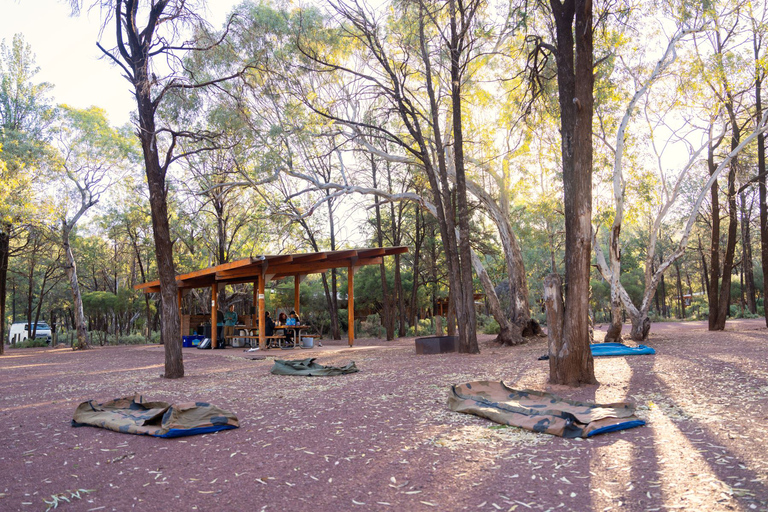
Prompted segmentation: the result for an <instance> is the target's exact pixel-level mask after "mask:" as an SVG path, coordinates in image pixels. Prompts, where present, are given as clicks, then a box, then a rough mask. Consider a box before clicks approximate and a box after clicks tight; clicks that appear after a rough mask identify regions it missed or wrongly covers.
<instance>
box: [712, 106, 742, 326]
mask: <svg viewBox="0 0 768 512" xmlns="http://www.w3.org/2000/svg"><path fill="white" fill-rule="evenodd" d="M726 109H727V110H728V115H729V117H730V120H731V132H732V135H731V150H733V149H735V148H736V146H738V145H739V141H740V139H741V137H740V130H739V125H738V120H737V119H736V114H735V112H734V110H733V103H729V104H727V105H726ZM737 168H738V159H737V158H736V157H734V158H733V160H731V163H730V166H729V168H728V198H727V200H728V241H727V242H726V246H725V257H724V258H723V272H722V279H721V280H720V293H719V296H718V299H717V319H716V320H715V323H714V327H712V324H710V330H711V331H713V330H714V331H722V330H724V329H725V321H726V319H727V318H728V315H729V313H730V306H731V275H732V273H733V266H734V265H733V262H734V258H735V256H736V239H737V237H738V226H739V224H738V219H737V205H736V169H737ZM709 313H710V315H711V314H712V308H711V306H710V309H709Z"/></svg>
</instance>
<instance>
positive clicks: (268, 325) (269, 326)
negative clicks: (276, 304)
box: [264, 311, 275, 336]
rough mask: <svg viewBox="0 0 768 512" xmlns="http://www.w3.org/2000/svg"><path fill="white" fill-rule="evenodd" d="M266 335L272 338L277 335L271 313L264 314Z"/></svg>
mask: <svg viewBox="0 0 768 512" xmlns="http://www.w3.org/2000/svg"><path fill="white" fill-rule="evenodd" d="M264 315H265V316H264V335H265V336H272V335H273V334H275V322H274V320H272V317H271V316H269V311H267V312H265V313H264Z"/></svg>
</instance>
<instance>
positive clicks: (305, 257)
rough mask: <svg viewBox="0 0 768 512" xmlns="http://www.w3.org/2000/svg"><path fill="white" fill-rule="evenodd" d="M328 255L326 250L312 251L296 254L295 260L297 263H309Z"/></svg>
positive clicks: (325, 257)
mask: <svg viewBox="0 0 768 512" xmlns="http://www.w3.org/2000/svg"><path fill="white" fill-rule="evenodd" d="M327 258H328V255H327V253H324V252H310V253H307V254H294V255H293V261H295V262H296V263H309V262H310V261H320V260H324V259H327Z"/></svg>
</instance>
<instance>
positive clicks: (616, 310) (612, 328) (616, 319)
mask: <svg viewBox="0 0 768 512" xmlns="http://www.w3.org/2000/svg"><path fill="white" fill-rule="evenodd" d="M623 327H624V323H623V322H622V321H621V302H618V303H617V302H614V300H613V293H611V325H609V326H608V332H606V333H605V339H604V340H603V341H604V342H605V343H619V342H621V341H622V337H621V330H622V328H623Z"/></svg>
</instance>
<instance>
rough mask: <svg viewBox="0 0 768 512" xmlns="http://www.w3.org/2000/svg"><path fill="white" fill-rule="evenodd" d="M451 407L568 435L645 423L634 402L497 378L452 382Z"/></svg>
mask: <svg viewBox="0 0 768 512" xmlns="http://www.w3.org/2000/svg"><path fill="white" fill-rule="evenodd" d="M448 408H449V409H451V410H452V411H456V412H462V413H466V414H474V415H476V416H482V417H483V418H487V419H489V420H491V421H495V422H496V423H501V424H502V425H512V426H515V427H522V428H524V429H527V430H532V431H534V432H544V433H547V434H552V435H556V436H560V437H568V438H573V437H591V436H594V435H597V434H604V433H606V432H614V431H616V430H624V429H627V428H632V427H639V426H641V425H645V422H644V421H642V420H640V419H638V418H637V417H636V416H635V406H634V405H633V404H630V403H626V402H619V403H615V404H596V403H590V402H577V401H574V400H567V399H564V398H560V397H558V396H556V395H553V394H551V393H545V392H542V391H532V390H528V389H524V390H517V389H512V388H509V387H507V386H506V385H504V383H503V382H496V381H477V382H468V383H465V384H460V385H457V386H452V387H451V391H450V395H449V397H448Z"/></svg>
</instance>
